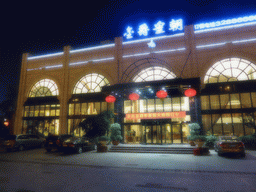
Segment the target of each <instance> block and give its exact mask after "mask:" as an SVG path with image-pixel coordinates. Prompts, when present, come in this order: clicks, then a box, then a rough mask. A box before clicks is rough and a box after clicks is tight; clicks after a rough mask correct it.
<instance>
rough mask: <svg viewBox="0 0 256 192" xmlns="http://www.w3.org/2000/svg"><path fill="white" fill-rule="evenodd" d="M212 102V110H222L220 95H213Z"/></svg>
mask: <svg viewBox="0 0 256 192" xmlns="http://www.w3.org/2000/svg"><path fill="white" fill-rule="evenodd" d="M210 101H211V109H220V100H219V95H211V96H210Z"/></svg>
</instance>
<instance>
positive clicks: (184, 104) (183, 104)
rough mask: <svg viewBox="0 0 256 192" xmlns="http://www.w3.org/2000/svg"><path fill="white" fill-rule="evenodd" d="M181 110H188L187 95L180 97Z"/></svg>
mask: <svg viewBox="0 0 256 192" xmlns="http://www.w3.org/2000/svg"><path fill="white" fill-rule="evenodd" d="M181 110H182V111H189V110H190V109H189V98H188V97H181Z"/></svg>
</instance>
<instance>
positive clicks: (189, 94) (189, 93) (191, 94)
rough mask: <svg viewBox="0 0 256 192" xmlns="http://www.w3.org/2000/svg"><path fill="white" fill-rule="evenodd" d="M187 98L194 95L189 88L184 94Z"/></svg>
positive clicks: (193, 91)
mask: <svg viewBox="0 0 256 192" xmlns="http://www.w3.org/2000/svg"><path fill="white" fill-rule="evenodd" d="M184 94H185V95H186V96H187V97H194V96H195V95H196V90H195V89H192V88H189V89H187V90H186V91H185V93H184Z"/></svg>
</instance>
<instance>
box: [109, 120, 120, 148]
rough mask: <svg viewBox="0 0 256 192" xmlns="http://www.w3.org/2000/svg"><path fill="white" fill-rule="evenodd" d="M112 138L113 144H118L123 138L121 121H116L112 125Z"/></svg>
mask: <svg viewBox="0 0 256 192" xmlns="http://www.w3.org/2000/svg"><path fill="white" fill-rule="evenodd" d="M110 132H111V135H110V139H111V141H112V143H113V145H118V144H119V143H120V141H121V140H122V139H123V137H122V136H121V126H120V124H119V123H114V124H112V125H111V126H110Z"/></svg>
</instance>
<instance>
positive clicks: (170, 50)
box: [154, 47, 186, 53]
mask: <svg viewBox="0 0 256 192" xmlns="http://www.w3.org/2000/svg"><path fill="white" fill-rule="evenodd" d="M183 50H186V48H185V47H183V48H178V49H169V50H162V51H155V52H154V53H166V52H173V51H183Z"/></svg>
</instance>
